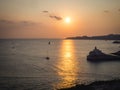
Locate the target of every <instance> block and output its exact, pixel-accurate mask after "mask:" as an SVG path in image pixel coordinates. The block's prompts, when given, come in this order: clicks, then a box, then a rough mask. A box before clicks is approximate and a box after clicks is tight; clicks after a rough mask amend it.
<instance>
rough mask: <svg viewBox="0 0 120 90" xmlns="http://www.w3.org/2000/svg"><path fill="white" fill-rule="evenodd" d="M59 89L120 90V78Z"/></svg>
mask: <svg viewBox="0 0 120 90" xmlns="http://www.w3.org/2000/svg"><path fill="white" fill-rule="evenodd" d="M59 90H120V79H118V80H109V81H95V82H92V83H90V84H88V85H84V84H81V85H76V86H74V87H71V88H63V89H59Z"/></svg>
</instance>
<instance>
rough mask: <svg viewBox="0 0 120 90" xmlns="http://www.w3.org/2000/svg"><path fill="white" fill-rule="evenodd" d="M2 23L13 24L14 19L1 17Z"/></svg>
mask: <svg viewBox="0 0 120 90" xmlns="http://www.w3.org/2000/svg"><path fill="white" fill-rule="evenodd" d="M0 23H6V24H13V23H14V22H13V21H10V20H4V19H1V20H0Z"/></svg>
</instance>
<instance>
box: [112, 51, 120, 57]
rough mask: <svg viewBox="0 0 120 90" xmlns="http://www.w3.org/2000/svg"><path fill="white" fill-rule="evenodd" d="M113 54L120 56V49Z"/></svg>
mask: <svg viewBox="0 0 120 90" xmlns="http://www.w3.org/2000/svg"><path fill="white" fill-rule="evenodd" d="M112 54H114V55H118V56H120V51H117V52H115V53H112Z"/></svg>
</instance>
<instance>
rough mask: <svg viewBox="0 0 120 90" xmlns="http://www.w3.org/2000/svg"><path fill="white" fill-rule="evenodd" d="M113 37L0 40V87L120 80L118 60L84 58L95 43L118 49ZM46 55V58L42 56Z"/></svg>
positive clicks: (46, 89) (42, 88) (16, 89)
mask: <svg viewBox="0 0 120 90" xmlns="http://www.w3.org/2000/svg"><path fill="white" fill-rule="evenodd" d="M112 42H113V40H68V39H67V40H66V39H1V40H0V90H57V89H61V88H68V87H72V86H75V85H76V84H89V83H91V82H94V81H100V80H112V79H120V61H103V62H97V63H96V62H90V61H87V55H88V54H89V52H90V51H92V50H93V49H94V48H95V46H96V47H97V48H98V49H100V50H101V51H102V52H104V53H106V54H111V53H114V52H117V51H119V50H120V44H113V43H112ZM46 57H49V59H46Z"/></svg>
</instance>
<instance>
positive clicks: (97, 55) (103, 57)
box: [87, 47, 120, 61]
mask: <svg viewBox="0 0 120 90" xmlns="http://www.w3.org/2000/svg"><path fill="white" fill-rule="evenodd" d="M87 60H88V61H110V60H120V57H119V56H115V55H109V54H105V53H103V52H102V51H101V50H99V49H97V47H95V48H94V50H93V51H90V53H89V55H88V56H87Z"/></svg>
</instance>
